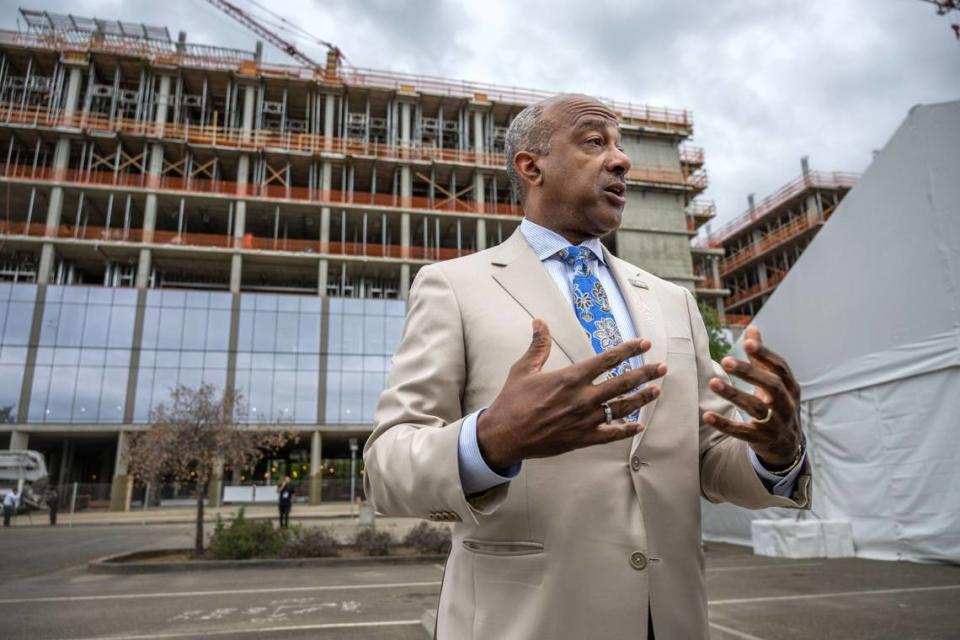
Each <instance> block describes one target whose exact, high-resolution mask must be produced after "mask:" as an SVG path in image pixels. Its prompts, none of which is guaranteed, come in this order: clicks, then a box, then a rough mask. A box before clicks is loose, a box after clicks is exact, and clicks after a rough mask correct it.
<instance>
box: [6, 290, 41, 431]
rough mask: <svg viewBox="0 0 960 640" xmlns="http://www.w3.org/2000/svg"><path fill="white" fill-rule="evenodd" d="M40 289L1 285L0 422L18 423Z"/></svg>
mask: <svg viewBox="0 0 960 640" xmlns="http://www.w3.org/2000/svg"><path fill="white" fill-rule="evenodd" d="M36 296H37V287H36V285H33V284H14V283H10V282H0V380H2V381H3V384H0V422H16V421H17V407H18V405H19V403H20V389H21V387H22V386H23V370H24V365H25V364H26V362H27V345H28V344H29V342H30V324H31V322H32V321H33V306H34V301H35V299H36Z"/></svg>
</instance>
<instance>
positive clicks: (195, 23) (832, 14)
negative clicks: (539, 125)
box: [0, 0, 960, 228]
mask: <svg viewBox="0 0 960 640" xmlns="http://www.w3.org/2000/svg"><path fill="white" fill-rule="evenodd" d="M233 2H234V3H235V4H237V5H239V6H241V8H243V9H245V10H251V11H253V12H255V11H259V10H258V9H256V7H254V6H253V5H251V4H250V2H249V0H233ZM261 2H263V4H266V5H267V6H269V7H271V9H273V10H274V11H277V12H280V13H282V14H283V15H285V16H286V17H288V18H289V19H290V20H293V21H296V23H297V24H298V25H300V26H302V27H303V28H305V29H306V30H308V31H309V32H311V33H313V34H314V35H316V36H317V37H318V38H321V39H324V40H330V41H332V42H334V43H336V44H337V45H338V46H339V47H340V48H341V49H342V50H343V52H344V53H345V54H346V56H347V58H348V60H349V61H350V62H351V63H352V64H353V65H355V66H358V67H368V68H375V69H389V70H393V71H402V72H408V73H415V74H424V75H438V76H445V77H450V78H456V79H466V80H474V81H478V82H489V83H496V84H506V85H514V86H519V87H530V88H536V89H544V90H548V91H557V92H561V91H579V92H584V93H589V94H593V95H599V96H605V97H609V98H613V99H616V100H625V101H632V102H635V103H641V104H643V103H646V104H651V105H655V106H668V107H673V108H687V109H690V110H692V111H693V114H694V119H695V136H694V139H693V143H694V144H696V145H698V146H702V147H704V149H705V150H706V159H707V171H708V173H709V177H710V188H709V190H708V191H707V193H706V194H705V195H704V196H703V197H704V198H707V199H713V200H715V201H716V203H717V207H718V216H717V220H716V222H715V223H714V224H713V227H714V228H716V227H717V226H719V225H720V224H722V223H723V222H725V221H727V220H730V219H731V218H734V217H736V216H738V215H740V214H741V213H742V212H743V210H744V209H745V208H746V197H747V194H748V193H751V192H752V193H756V194H757V198H758V199H761V198H763V197H765V196H766V195H768V194H769V193H771V192H773V191H775V190H776V189H778V188H779V187H780V186H782V185H783V184H785V183H786V182H788V181H790V180H792V179H793V178H795V177H797V176H798V175H799V174H800V156H802V155H809V156H810V162H811V166H812V168H814V169H818V170H822V171H855V172H861V171H863V170H864V169H865V168H866V167H867V165H868V164H869V162H870V158H871V152H872V151H873V150H874V149H879V148H881V147H882V146H883V145H884V144H885V143H886V141H887V140H888V139H889V138H890V136H891V135H892V134H893V131H894V129H895V128H896V127H897V126H898V124H899V123H900V122H901V121H902V120H903V118H904V117H905V116H906V114H907V111H908V110H909V108H910V107H911V106H913V105H915V104H920V103H932V102H943V101H947V100H956V99H960V42H958V41H957V40H956V39H955V38H954V35H953V32H952V31H951V30H950V27H949V25H950V22H960V12H954V14H953V16H952V17H951V18H949V19H948V18H946V17H941V16H937V15H936V12H935V10H934V7H933V6H932V5H930V4H928V3H925V2H921V1H920V0H729V1H727V2H717V1H716V0H686V1H685V2H667V1H666V0H662V1H660V2H652V1H649V0H648V1H643V2H640V1H632V2H631V1H625V0H619V1H611V0H589V1H579V2H575V1H572V0H571V1H549V0H524V1H523V2H517V1H513V2H510V1H509V0H484V1H479V0H477V1H474V2H468V1H467V0H460V1H453V0H312V1H310V0H286V1H285V2H271V1H269V0H261ZM17 5H19V6H24V7H26V8H32V9H46V10H48V11H51V12H53V11H56V12H62V13H67V12H70V13H73V14H74V15H85V16H96V17H100V18H117V19H122V20H130V21H138V22H145V23H147V24H156V25H163V26H166V27H167V28H168V29H169V30H170V33H171V35H172V36H173V37H174V38H175V37H176V33H177V32H178V31H180V30H185V31H186V32H187V35H188V39H189V40H190V41H192V42H199V43H209V44H216V45H221V46H231V47H237V48H243V49H252V48H253V43H254V41H255V40H256V38H255V37H254V36H253V35H252V34H250V33H249V32H248V31H246V30H245V29H244V28H243V27H242V26H240V25H239V24H238V23H236V22H234V21H233V20H231V19H230V18H228V17H227V16H225V15H223V14H221V13H220V12H219V11H218V10H216V9H214V8H213V7H211V6H210V5H208V4H207V2H205V1H204V0H165V1H163V2H149V3H147V2H142V1H134V0H126V1H116V0H115V1H107V0H70V1H65V0H46V1H43V0H37V2H32V1H31V0H20V1H19V2H18V3H13V2H7V1H4V2H3V8H2V9H0V21H2V23H3V24H4V25H5V26H6V27H7V28H11V27H14V26H15V24H16V20H17V18H18V17H19V14H18V12H17ZM261 13H262V12H261ZM297 45H298V46H300V47H301V48H302V50H304V51H305V52H308V53H309V54H311V55H314V56H315V57H316V58H317V59H322V58H323V55H324V50H323V49H322V48H320V47H317V46H313V45H311V44H310V43H307V42H302V41H301V42H297ZM267 49H268V52H267V57H268V59H271V60H274V61H284V62H286V61H288V59H287V58H286V57H285V56H284V54H282V53H279V52H277V51H276V50H272V49H271V48H270V47H269V46H268V47H267ZM958 126H960V123H958Z"/></svg>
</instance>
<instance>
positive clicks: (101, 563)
mask: <svg viewBox="0 0 960 640" xmlns="http://www.w3.org/2000/svg"><path fill="white" fill-rule="evenodd" d="M192 551H193V549H157V550H151V551H133V552H128V553H118V554H115V555H111V556H105V557H103V558H97V559H96V560H91V561H90V562H88V563H87V571H88V572H90V573H112V574H127V575H129V574H140V573H171V572H176V571H217V570H221V569H292V568H298V567H304V568H309V567H325V566H338V567H353V566H364V565H371V564H399V565H404V564H421V563H428V562H446V561H447V556H446V555H445V554H439V553H432V554H424V555H418V556H361V557H357V558H269V559H253V560H190V561H181V562H137V561H136V559H138V558H139V559H146V558H154V557H157V556H159V555H166V554H168V553H172V552H185V553H189V552H192ZM130 560H133V561H132V562H131V561H130Z"/></svg>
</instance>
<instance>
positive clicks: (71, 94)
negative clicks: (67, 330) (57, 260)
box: [37, 67, 81, 284]
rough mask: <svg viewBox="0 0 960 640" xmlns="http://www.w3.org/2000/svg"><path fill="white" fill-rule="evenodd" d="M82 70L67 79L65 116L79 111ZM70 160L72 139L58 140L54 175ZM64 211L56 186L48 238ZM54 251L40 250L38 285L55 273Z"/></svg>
mask: <svg viewBox="0 0 960 640" xmlns="http://www.w3.org/2000/svg"><path fill="white" fill-rule="evenodd" d="M80 81H81V69H80V68H79V67H72V68H71V69H70V77H69V78H68V79H67V94H66V100H65V101H64V105H63V114H64V115H66V116H69V115H72V114H73V113H74V112H76V110H77V99H78V98H79V96H80ZM69 160H70V139H69V138H67V137H61V138H59V139H58V140H57V145H56V147H55V148H54V151H53V169H54V174H59V173H60V172H61V171H63V170H65V169H66V168H67V165H68V163H69ZM62 211H63V187H60V186H56V187H52V188H51V189H50V200H49V202H48V204H47V228H46V236H47V237H48V238H55V237H56V236H57V229H58V227H59V226H60V214H61V212H62ZM53 259H54V249H53V243H51V242H45V243H44V244H43V246H42V247H41V248H40V267H39V270H38V272H37V283H38V284H47V283H48V282H50V276H51V271H53Z"/></svg>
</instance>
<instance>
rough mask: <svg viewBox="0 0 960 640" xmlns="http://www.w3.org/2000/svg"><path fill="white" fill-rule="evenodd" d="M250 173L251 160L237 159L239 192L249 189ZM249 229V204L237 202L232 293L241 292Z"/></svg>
mask: <svg viewBox="0 0 960 640" xmlns="http://www.w3.org/2000/svg"><path fill="white" fill-rule="evenodd" d="M249 172H250V158H248V157H247V156H240V157H239V158H238V159H237V192H238V193H244V192H245V190H246V188H247V175H248V174H249ZM246 228H247V202H246V200H237V201H236V202H235V203H234V206H233V246H234V254H233V256H231V259H230V292H231V293H239V292H240V282H241V276H242V274H243V256H242V255H240V253H239V249H240V248H241V247H243V235H244V233H245V232H246Z"/></svg>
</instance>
